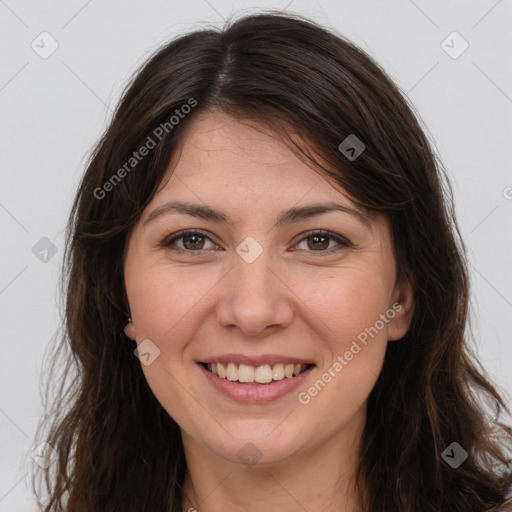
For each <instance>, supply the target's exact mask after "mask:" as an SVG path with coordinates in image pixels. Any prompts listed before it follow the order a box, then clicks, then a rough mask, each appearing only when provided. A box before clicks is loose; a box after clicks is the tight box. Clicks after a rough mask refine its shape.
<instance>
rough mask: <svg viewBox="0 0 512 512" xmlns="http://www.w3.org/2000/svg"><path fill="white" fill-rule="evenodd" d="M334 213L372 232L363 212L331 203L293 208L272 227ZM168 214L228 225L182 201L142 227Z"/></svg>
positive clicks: (207, 209)
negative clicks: (338, 212)
mask: <svg viewBox="0 0 512 512" xmlns="http://www.w3.org/2000/svg"><path fill="white" fill-rule="evenodd" d="M334 211H340V212H344V213H348V214H350V215H352V216H353V217H355V218H356V219H357V220H358V221H359V222H361V223H362V224H363V225H364V226H366V227H367V228H368V229H369V230H370V231H372V230H373V229H372V224H371V222H370V219H369V218H368V216H367V214H365V213H363V211H361V210H359V209H356V208H351V207H350V206H345V205H342V204H338V203H333V202H325V203H316V204H310V205H307V206H294V207H292V208H290V209H288V210H284V211H282V212H281V213H280V214H279V217H278V219H277V221H276V223H275V224H274V227H280V226H284V225H287V224H292V223H294V222H299V221H301V220H305V219H309V218H310V217H314V216H316V215H322V214H324V213H329V212H334ZM169 212H175V213H181V214H184V215H189V216H191V217H196V218H199V219H203V220H209V221H212V222H216V223H219V224H229V220H230V219H229V216H228V215H227V214H226V213H224V212H221V211H218V210H214V209H213V208H210V207H209V206H205V205H200V204H191V203H186V202H182V201H169V202H167V203H165V204H163V205H161V206H159V207H158V208H156V209H155V210H153V211H152V212H151V213H150V214H149V216H148V218H147V219H146V220H145V221H144V222H143V225H144V226H145V225H146V224H147V223H148V222H150V221H152V220H154V219H156V218H157V217H159V216H160V215H163V214H165V213H169Z"/></svg>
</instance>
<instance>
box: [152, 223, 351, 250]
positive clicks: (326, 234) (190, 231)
mask: <svg viewBox="0 0 512 512" xmlns="http://www.w3.org/2000/svg"><path fill="white" fill-rule="evenodd" d="M192 235H199V236H200V237H203V238H208V239H210V237H209V236H208V235H206V234H205V233H203V232H201V231H197V230H193V229H187V230H184V231H180V232H178V233H175V234H173V235H170V236H167V237H166V238H165V239H164V240H163V241H162V242H161V244H160V245H161V246H162V247H165V248H166V249H169V250H171V251H175V252H179V253H188V254H190V255H192V254H194V253H197V254H198V255H200V254H201V253H203V252H204V251H209V250H211V249H199V250H197V251H193V250H190V249H181V248H177V247H171V246H172V244H174V243H175V242H176V241H178V240H180V239H181V238H184V237H186V236H192ZM313 236H323V237H326V238H331V239H332V240H334V241H335V242H337V243H338V244H339V245H340V246H341V247H335V248H334V250H333V248H331V249H326V250H320V251H307V252H311V253H316V252H318V253H324V254H325V253H327V254H332V253H333V252H336V251H338V250H340V249H341V248H347V247H353V246H352V244H351V243H350V242H348V241H347V240H345V239H344V238H341V237H340V236H338V235H335V234H334V233H332V232H330V231H326V230H323V229H320V230H313V231H308V232H307V233H305V234H304V236H303V237H302V238H301V239H300V240H299V241H298V242H297V244H299V243H300V242H302V241H303V240H306V239H307V238H310V237H313ZM211 241H212V242H213V240H211ZM213 243H215V242H213Z"/></svg>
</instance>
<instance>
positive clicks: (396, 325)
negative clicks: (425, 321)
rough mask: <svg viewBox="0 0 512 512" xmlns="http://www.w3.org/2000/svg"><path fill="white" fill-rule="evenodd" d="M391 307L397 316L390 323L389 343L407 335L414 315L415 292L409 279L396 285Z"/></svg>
mask: <svg viewBox="0 0 512 512" xmlns="http://www.w3.org/2000/svg"><path fill="white" fill-rule="evenodd" d="M389 307H390V310H392V311H395V316H394V317H393V318H392V319H391V320H390V322H389V327H388V341H396V340H400V339H402V338H403V337H404V336H405V335H406V334H407V331H408V330H409V326H410V325H411V320H412V315H413V313H414V291H413V287H412V285H411V283H410V281H409V280H408V279H406V278H404V279H403V280H402V281H400V282H398V283H397V284H396V285H395V289H394V290H393V297H392V300H391V304H390V305H389Z"/></svg>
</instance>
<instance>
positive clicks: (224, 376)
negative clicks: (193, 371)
mask: <svg viewBox="0 0 512 512" xmlns="http://www.w3.org/2000/svg"><path fill="white" fill-rule="evenodd" d="M291 359H292V358H289V357H286V356H278V355H270V354H267V355H263V354H262V355H261V356H258V357H248V356H241V355H236V354H224V355H223V356H217V357H212V358H210V359H209V360H208V359H207V360H206V361H205V360H203V361H197V368H199V369H200V371H201V373H202V374H203V376H204V377H205V379H206V383H207V384H208V387H210V389H213V390H215V391H216V392H218V393H220V394H221V395H224V396H225V397H227V398H229V399H231V400H234V401H235V402H239V403H244V404H265V403H269V402H272V401H274V400H277V399H279V398H282V397H284V396H285V395H288V394H289V393H291V392H292V391H293V390H295V389H297V388H298V387H299V386H303V385H305V384H303V383H304V381H305V380H306V379H308V378H309V376H310V375H312V373H314V371H315V369H316V364H314V363H310V362H308V361H307V360H302V359H292V360H291Z"/></svg>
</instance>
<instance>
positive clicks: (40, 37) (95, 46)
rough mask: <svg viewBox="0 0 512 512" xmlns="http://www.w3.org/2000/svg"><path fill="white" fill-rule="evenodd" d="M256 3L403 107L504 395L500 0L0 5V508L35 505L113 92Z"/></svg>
mask: <svg viewBox="0 0 512 512" xmlns="http://www.w3.org/2000/svg"><path fill="white" fill-rule="evenodd" d="M270 8H275V9H288V10H290V11H294V12H297V13H300V14H303V15H306V16H309V17H311V18H312V19H314V20H316V21H318V22H320V23H321V24H323V25H325V26H327V27H332V28H334V29H335V30H337V31H339V32H340V33H342V34H344V35H346V36H347V37H349V38H350V39H351V40H352V41H354V42H355V43H356V44H358V45H360V46H361V47H362V48H363V49H364V50H366V51H367V52H368V53H369V54H370V55H372V56H373V57H374V58H375V59H376V60H377V61H378V62H379V63H380V64H381V65H382V66H383V67H384V68H385V70H386V71H387V72H388V73H389V74H390V75H391V77H392V78H393V79H394V80H395V82H396V83H397V84H398V86H399V87H400V88H401V90H402V91H403V92H404V93H406V94H407V95H408V97H409V98H410V100H411V102H412V103H413V104H414V106H415V108H416V110H417V112H418V113H419V115H420V117H421V119H422V122H423V123H424V125H425V126H426V127H427V128H428V130H429V134H430V135H429V137H431V139H432V141H433V143H434V144H435V148H436V150H437V152H438V154H439V156H440V158H441V160H442V162H443V163H444V165H445V167H446V169H447V170H448V173H449V175H450V179H451V182H452V184H453V188H454V194H455V201H456V211H457V217H458V222H459V224H460V228H461V231H462V235H463V237H464V240H465V242H466V244H467V246H468V251H469V258H470V261H471V265H472V266H471V272H472V306H473V323H474V326H475V332H476V335H477V339H478V347H477V353H478V358H479V360H480V361H481V362H482V364H483V365H484V367H485V368H486V370H487V371H488V372H489V374H490V376H491V377H492V378H493V379H494V380H495V382H496V383H497V384H498V385H499V386H500V389H501V390H502V391H503V392H504V393H505V396H506V399H507V400H509V399H510V397H511V390H512V375H511V372H510V369H509V368H510V363H511V360H512V344H511V336H510V323H509V322H510V319H511V318H512V275H511V271H510V264H511V262H512V232H511V226H512V223H511V218H512V171H511V169H512V166H511V164H512V156H511V152H510V147H511V136H512V129H511V128H512V64H511V63H512V59H511V58H510V53H511V50H512V30H511V28H512V1H511V0H501V1H496V0H478V1H467V0H458V1H450V2H447V1H445V0H443V1H441V0H435V1H429V2H427V1H426V0H416V1H412V0H390V1H387V2H380V1H378V0H373V1H356V0H353V1H349V0H337V1H335V0H328V1H326V0H319V1H315V0H292V1H290V0H286V1H275V2H273V1H270V0H269V1H260V2H249V1H239V2H231V1H228V0H187V1H186V2H182V1H179V2H174V1H169V0H167V1H164V0H148V1H145V2H135V1H133V0H131V1H126V0H124V1H120V0H114V1H110V2H102V1H100V0H89V1H87V0H80V1H79V0H76V1H66V2H65V1H54V0H47V1H45V2H36V1H35V0H30V1H29V0H26V1H23V0H5V1H4V0H0V48H1V50H0V52H1V54H0V55H1V61H0V62H1V65H0V112H1V117H0V119H1V120H0V130H1V133H0V141H1V153H0V157H1V162H0V173H1V187H0V229H1V251H0V257H1V265H0V311H1V327H2V333H1V348H2V352H1V357H0V434H1V435H0V461H1V462H0V511H5V512H7V511H8V512H18V511H30V510H35V505H34V504H33V501H32V497H31V494H30V491H29V488H28V487H27V483H28V481H29V480H28V479H29V473H28V472H29V469H30V464H29V463H30V462H31V458H30V453H31V451H32V450H33V449H34V447H35V444H34V439H33V435H34V433H35V429H36V426H37V422H38V419H39V416H40V415H41V414H42V413H43V411H42V407H41V396H40V385H41V377H42V375H41V364H42V358H43V355H44V351H45V350H46V349H47V346H48V343H49V341H50V339H51V337H52V335H53V334H54V332H55V330H56V328H57V325H58V321H59V310H58V299H57V293H58V288H57V285H58V281H57V280H58V275H59V267H60V264H61V257H62V249H63V231H64V227H65V224H66V221H67V217H68V213H69V209H70V206H71V201H72V197H73V194H74V192H75V189H76V186H77V183H78V180H79V177H80V176H81V174H82V172H83V171H84V164H85V161H86V157H87V155H88V152H89V151H90V150H91V148H92V146H93V144H94V143H95V142H96V140H97V139H98V137H99V135H100V134H101V132H102V131H103V129H104V128H105V127H106V125H107V123H108V121H109V119H110V115H111V109H113V107H114V105H115V104H116V102H117V100H118V98H119V95H120V92H121V90H122V88H123V87H124V85H125V84H126V83H127V81H128V79H129V78H130V76H131V75H132V73H133V72H134V71H135V69H136V68H137V67H138V66H139V65H140V64H141V63H142V62H143V61H144V60H145V58H146V57H147V56H148V55H149V53H151V52H152V51H153V50H154V49H155V48H157V47H158V46H159V45H161V44H162V43H164V42H166V41H168V40H169V39H170V38H172V37H174V36H175V35H177V34H180V33H183V32H186V31H189V30H191V29H195V28H199V27H201V26H203V24H204V23H205V22H207V23H214V24H216V25H218V26H222V25H223V24H224V22H225V20H226V18H228V17H229V16H235V17H238V16H240V15H241V14H244V13H249V12H254V11H258V10H262V9H270ZM454 32H456V34H454ZM42 33H45V34H42ZM466 46H467V48H466ZM55 48H56V49H55ZM52 50H54V51H53V53H51V52H52ZM49 53H51V55H49ZM53 247H54V249H53V251H54V252H55V251H56V253H55V254H53V253H52V248H53ZM93 328H94V326H91V329H93ZM27 454H28V455H27Z"/></svg>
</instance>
